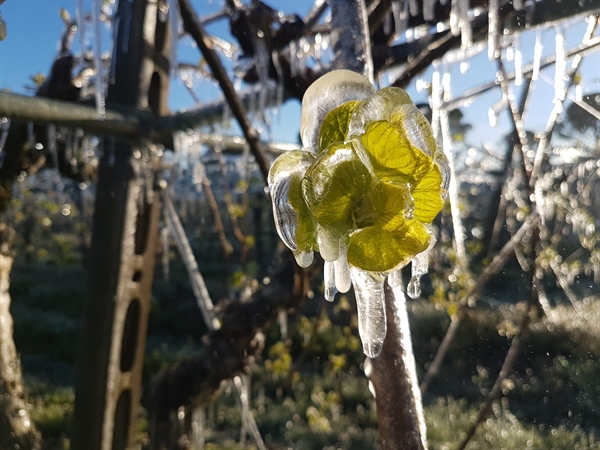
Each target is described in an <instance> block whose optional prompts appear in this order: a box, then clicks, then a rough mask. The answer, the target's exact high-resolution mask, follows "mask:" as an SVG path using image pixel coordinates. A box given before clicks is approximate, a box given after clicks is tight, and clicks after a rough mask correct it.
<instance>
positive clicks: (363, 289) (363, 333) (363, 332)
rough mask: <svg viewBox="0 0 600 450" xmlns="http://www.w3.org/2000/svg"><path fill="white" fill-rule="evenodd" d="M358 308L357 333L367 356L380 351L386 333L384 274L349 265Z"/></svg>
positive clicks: (373, 355) (372, 356) (372, 355)
mask: <svg viewBox="0 0 600 450" xmlns="http://www.w3.org/2000/svg"><path fill="white" fill-rule="evenodd" d="M350 274H351V276H352V284H353V285H354V293H355V296H356V307H357V309H358V333H359V334H360V339H361V340H362V344H363V351H364V352H365V354H366V355H367V356H368V357H369V358H376V357H377V356H379V354H380V353H381V349H382V348H383V341H384V339H385V335H386V333H387V322H386V315H385V294H384V287H383V284H384V281H385V275H383V274H381V273H375V272H367V271H364V270H361V269H358V268H357V267H350Z"/></svg>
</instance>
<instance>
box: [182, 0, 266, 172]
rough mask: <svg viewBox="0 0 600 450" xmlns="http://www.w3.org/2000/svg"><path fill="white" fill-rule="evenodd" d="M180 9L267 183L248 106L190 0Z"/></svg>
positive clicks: (264, 167) (183, 3) (261, 155)
mask: <svg viewBox="0 0 600 450" xmlns="http://www.w3.org/2000/svg"><path fill="white" fill-rule="evenodd" d="M179 9H180V10H181V18H182V19H183V26H184V28H185V30H186V31H187V32H188V33H189V34H190V35H191V36H192V38H193V39H194V41H195V42H196V45H198V48H199V49H200V51H201V52H202V55H204V58H205V59H206V62H207V63H208V65H209V67H210V69H211V71H212V73H213V76H214V77H215V78H216V79H217V80H218V82H219V85H220V86H221V90H222V91H223V95H224V96H225V99H226V100H227V103H228V104H229V107H230V108H231V111H232V113H233V115H234V117H235V118H236V120H237V121H238V123H239V125H240V128H241V129H242V132H243V133H244V137H245V138H246V141H248V145H249V146H250V151H251V152H252V154H253V155H254V158H255V159H256V163H257V164H258V167H259V169H260V171H261V173H262V175H263V178H264V180H265V183H266V182H267V177H268V174H269V163H268V162H267V160H266V158H265V156H264V155H263V153H262V150H261V148H260V143H259V140H258V134H257V133H256V130H254V129H253V128H252V125H251V124H250V120H249V119H248V115H247V113H246V108H245V107H244V105H243V103H242V102H241V101H240V99H239V97H238V96H237V94H236V92H235V90H234V88H233V84H232V83H231V80H230V79H229V76H228V75H227V72H226V71H225V68H224V67H223V65H222V64H221V61H220V60H219V56H218V55H217V54H216V52H215V51H214V49H213V48H212V47H210V46H209V45H208V44H207V42H208V39H207V34H206V32H205V31H204V27H203V26H202V24H201V23H200V21H199V20H198V17H197V15H196V13H195V12H194V9H193V8H192V5H191V4H190V2H189V0H179Z"/></svg>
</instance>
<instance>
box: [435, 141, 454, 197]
mask: <svg viewBox="0 0 600 450" xmlns="http://www.w3.org/2000/svg"><path fill="white" fill-rule="evenodd" d="M433 162H434V163H435V164H437V166H438V167H439V169H440V173H441V174H442V184H441V185H440V192H441V195H442V198H443V199H444V200H446V198H447V197H448V188H449V186H450V163H449V162H448V158H447V157H446V155H445V154H444V150H443V149H442V148H441V147H438V149H437V150H436V152H435V157H434V158H433Z"/></svg>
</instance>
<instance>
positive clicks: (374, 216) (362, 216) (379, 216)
mask: <svg viewBox="0 0 600 450" xmlns="http://www.w3.org/2000/svg"><path fill="white" fill-rule="evenodd" d="M412 209H413V201H412V198H411V195H410V190H409V189H408V187H407V186H405V185H399V184H391V183H378V184H377V185H376V186H375V187H374V188H373V189H370V190H369V192H368V193H367V195H366V196H365V198H364V200H363V202H362V204H361V205H360V207H359V208H358V209H357V210H356V211H355V214H354V218H355V221H356V225H357V226H358V227H359V228H364V227H367V226H371V225H377V226H378V227H380V228H381V229H382V230H387V231H393V230H399V229H400V228H402V227H403V226H404V224H405V222H406V215H407V214H409V213H410V212H412Z"/></svg>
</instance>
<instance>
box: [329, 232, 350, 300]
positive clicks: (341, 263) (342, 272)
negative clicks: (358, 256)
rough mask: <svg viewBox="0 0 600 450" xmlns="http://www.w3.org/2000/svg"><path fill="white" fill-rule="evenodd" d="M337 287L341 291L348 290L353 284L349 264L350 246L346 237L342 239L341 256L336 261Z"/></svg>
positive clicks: (334, 264) (334, 265)
mask: <svg viewBox="0 0 600 450" xmlns="http://www.w3.org/2000/svg"><path fill="white" fill-rule="evenodd" d="M333 267H334V269H335V287H336V289H337V290H338V291H340V292H341V293H345V292H348V291H349V290H350V287H351V286H352V278H351V276H350V266H349V265H348V246H347V244H346V241H345V240H344V239H340V257H339V258H338V259H337V260H336V261H334V263H333Z"/></svg>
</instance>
